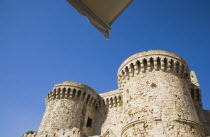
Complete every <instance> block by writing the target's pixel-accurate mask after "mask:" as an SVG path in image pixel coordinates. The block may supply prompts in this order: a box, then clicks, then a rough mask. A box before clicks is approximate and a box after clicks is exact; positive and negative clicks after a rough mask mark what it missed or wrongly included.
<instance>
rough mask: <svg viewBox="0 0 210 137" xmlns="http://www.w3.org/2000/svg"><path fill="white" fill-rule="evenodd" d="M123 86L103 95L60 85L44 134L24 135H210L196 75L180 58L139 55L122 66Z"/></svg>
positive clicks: (48, 101) (52, 98)
mask: <svg viewBox="0 0 210 137" xmlns="http://www.w3.org/2000/svg"><path fill="white" fill-rule="evenodd" d="M118 87H119V89H118V90H114V91H110V92H106V93H102V94H100V95H98V94H97V93H96V92H95V91H94V90H93V89H91V88H90V87H88V86H86V85H83V84H79V83H75V82H63V83H61V84H57V85H55V86H54V89H53V90H52V91H51V92H50V93H49V94H48V96H47V98H46V111H45V114H44V117H43V120H42V122H41V125H40V128H39V131H38V133H37V134H28V135H24V137H86V136H92V137H94V136H97V137H99V136H100V137H140V136H142V137H143V136H144V137H145V136H146V137H154V136H158V137H163V136H170V137H177V136H178V137H181V136H183V137H206V136H210V111H207V110H203V108H202V101H201V100H202V98H201V89H200V85H199V83H198V80H197V77H196V74H195V72H194V71H192V72H191V73H190V71H189V68H188V65H187V63H186V62H185V61H184V60H183V59H182V58H181V57H180V56H178V55H176V54H174V53H170V52H166V51H157V50H155V51H148V52H142V53H138V54H135V55H133V56H131V57H129V58H128V59H126V60H125V61H124V62H123V63H122V65H121V66H120V68H119V70H118Z"/></svg>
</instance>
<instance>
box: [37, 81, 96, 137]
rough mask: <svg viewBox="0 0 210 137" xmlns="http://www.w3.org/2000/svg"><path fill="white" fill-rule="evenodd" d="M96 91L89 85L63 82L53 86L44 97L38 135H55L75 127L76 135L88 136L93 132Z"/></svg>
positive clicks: (40, 136)
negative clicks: (44, 107) (44, 105)
mask: <svg viewBox="0 0 210 137" xmlns="http://www.w3.org/2000/svg"><path fill="white" fill-rule="evenodd" d="M97 98H98V95H97V93H96V92H95V91H94V90H93V89H91V88H90V87H88V86H86V85H83V84H79V83H75V82H63V83H61V84H57V85H55V86H54V89H53V90H52V91H51V92H50V93H48V96H47V98H46V111H45V114H44V116H43V119H42V122H41V125H40V128H39V131H38V136H39V137H42V136H43V137H45V136H46V135H47V136H56V133H58V132H59V131H61V130H62V131H69V130H71V129H74V130H75V129H77V130H78V131H79V132H78V133H75V134H78V136H81V137H83V136H90V135H92V133H93V130H94V129H93V127H94V125H93V124H94V121H93V119H94V114H95V112H94V111H95V106H96V104H97Z"/></svg>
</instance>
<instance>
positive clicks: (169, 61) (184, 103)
mask: <svg viewBox="0 0 210 137" xmlns="http://www.w3.org/2000/svg"><path fill="white" fill-rule="evenodd" d="M189 74H190V72H189V69H188V66H187V64H186V62H185V61H184V60H183V59H182V58H181V57H179V56H177V55H175V54H173V53H169V52H165V51H149V52H142V53H139V54H135V55H133V56H131V57H129V58H128V59H127V60H125V61H124V62H123V64H122V65H121V67H120V68H119V71H118V81H119V83H118V84H119V88H120V90H121V91H123V111H124V113H123V114H124V117H125V118H124V119H125V121H124V122H125V125H126V126H125V127H123V129H122V136H123V137H127V136H131V137H134V136H136V135H137V136H139V135H143V136H159V137H162V136H183V137H185V136H190V137H193V136H194V137H203V136H204V131H203V128H202V127H201V126H200V124H201V123H200V121H199V119H198V116H197V113H196V109H195V107H194V104H193V100H192V98H191V95H190V88H189V86H190V75H189ZM192 127H193V128H192Z"/></svg>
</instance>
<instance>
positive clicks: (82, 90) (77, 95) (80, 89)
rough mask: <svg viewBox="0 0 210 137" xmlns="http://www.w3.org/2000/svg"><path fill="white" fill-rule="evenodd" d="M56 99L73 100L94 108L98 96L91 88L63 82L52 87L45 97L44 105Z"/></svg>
mask: <svg viewBox="0 0 210 137" xmlns="http://www.w3.org/2000/svg"><path fill="white" fill-rule="evenodd" d="M56 99H58V100H59V99H74V100H78V101H83V102H84V103H86V104H89V105H92V106H96V105H97V100H98V94H97V93H96V92H95V91H94V90H93V89H92V88H90V87H88V86H86V85H84V84H80V83H76V82H70V81H65V82H63V83H61V84H56V85H55V86H54V89H53V90H52V91H51V92H49V93H48V95H47V98H46V103H48V102H50V101H53V100H56Z"/></svg>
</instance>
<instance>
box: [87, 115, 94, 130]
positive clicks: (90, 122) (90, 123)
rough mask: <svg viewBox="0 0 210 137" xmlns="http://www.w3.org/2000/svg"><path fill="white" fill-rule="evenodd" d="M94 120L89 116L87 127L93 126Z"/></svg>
mask: <svg viewBox="0 0 210 137" xmlns="http://www.w3.org/2000/svg"><path fill="white" fill-rule="evenodd" d="M92 122H93V120H92V119H91V118H89V117H88V119H87V123H86V127H87V128H92Z"/></svg>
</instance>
